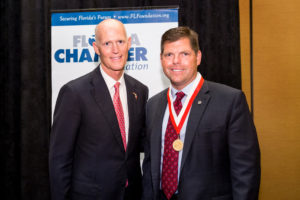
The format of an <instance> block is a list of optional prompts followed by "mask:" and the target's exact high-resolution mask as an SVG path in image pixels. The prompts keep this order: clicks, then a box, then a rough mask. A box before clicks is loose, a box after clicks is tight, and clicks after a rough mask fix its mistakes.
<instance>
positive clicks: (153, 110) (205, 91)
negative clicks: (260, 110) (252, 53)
mask: <svg viewBox="0 0 300 200" xmlns="http://www.w3.org/2000/svg"><path fill="white" fill-rule="evenodd" d="M166 107H167V90H164V91H162V92H161V93H159V94H157V95H156V96H154V97H152V98H151V99H150V100H149V101H148V104H147V111H146V126H147V140H146V141H147V143H146V144H147V145H146V147H145V159H144V163H143V173H144V176H143V189H144V192H143V199H149V200H150V199H151V200H154V199H155V200H156V199H159V195H160V173H161V172H160V164H161V134H162V133H161V132H162V121H163V116H164V113H165V110H166ZM179 170H180V177H179V183H178V197H179V200H206V199H207V200H208V199H214V200H230V199H235V200H246V199H247V200H250V199H251V200H254V199H258V191H259V185H260V151H259V145H258V140H257V135H256V130H255V127H254V124H253V120H252V117H251V115H250V113H249V108H248V105H247V102H246V99H245V96H244V94H243V92H242V91H240V90H237V89H233V88H231V87H228V86H225V85H221V84H217V83H213V82H210V81H205V82H204V84H203V87H202V89H201V90H200V92H199V93H198V95H197V96H196V98H195V100H194V102H193V104H192V108H191V110H190V115H189V118H188V122H187V129H186V136H185V141H184V147H183V153H182V161H181V169H179Z"/></svg>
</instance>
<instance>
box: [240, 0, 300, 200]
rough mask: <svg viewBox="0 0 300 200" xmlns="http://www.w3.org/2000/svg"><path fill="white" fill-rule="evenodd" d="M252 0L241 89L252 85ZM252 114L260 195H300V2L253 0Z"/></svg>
mask: <svg viewBox="0 0 300 200" xmlns="http://www.w3.org/2000/svg"><path fill="white" fill-rule="evenodd" d="M249 5H250V2H249V0H244V1H240V24H241V29H240V31H241V58H242V88H243V90H244V91H245V93H246V95H247V98H248V102H250V97H251V92H250V91H251V84H250V66H251V65H250V60H251V56H250V55H251V54H250V53H251V49H250V34H249V32H250V29H249V26H250V24H249V21H250V16H251V15H250V12H249V10H250V9H249V8H250V7H249ZM252 9H253V12H252V14H253V18H252V20H253V23H252V26H253V35H252V37H253V40H252V41H253V85H252V89H253V96H252V97H253V115H254V121H255V124H256V128H257V132H258V136H259V142H260V148H261V163H262V177H261V189H260V199H261V200H269V199H272V200H276V199H297V198H298V199H299V198H300V155H299V153H300V83H299V81H300V42H299V40H300V39H299V38H300V12H299V10H300V1H298V0H286V1H279V0H253V1H252Z"/></svg>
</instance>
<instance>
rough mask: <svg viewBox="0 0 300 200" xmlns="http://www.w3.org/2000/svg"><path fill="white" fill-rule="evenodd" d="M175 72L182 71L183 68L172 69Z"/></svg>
mask: <svg viewBox="0 0 300 200" xmlns="http://www.w3.org/2000/svg"><path fill="white" fill-rule="evenodd" d="M171 70H172V71H173V72H182V71H183V69H171Z"/></svg>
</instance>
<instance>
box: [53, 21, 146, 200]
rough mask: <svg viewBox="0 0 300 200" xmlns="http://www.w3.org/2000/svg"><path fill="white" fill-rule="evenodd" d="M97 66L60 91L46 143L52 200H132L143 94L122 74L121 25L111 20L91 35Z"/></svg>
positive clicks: (138, 185)
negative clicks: (96, 56) (47, 142)
mask: <svg viewBox="0 0 300 200" xmlns="http://www.w3.org/2000/svg"><path fill="white" fill-rule="evenodd" d="M95 38H96V41H95V42H94V43H93V47H94V50H95V52H96V53H97V54H98V55H99V56H100V59H101V64H100V67H97V68H96V69H95V70H93V71H92V72H90V73H88V74H86V75H84V76H82V77H80V78H78V79H75V80H73V81H70V82H69V83H67V84H66V85H64V86H63V87H62V88H61V90H60V93H59V95H58V99H57V103H56V108H55V112H54V121H53V127H52V132H51V140H50V155H49V169H50V183H51V184H50V185H51V196H52V199H53V200H63V199H72V200H76V199H77V200H95V199H99V200H100V199H101V200H102V199H103V200H124V199H126V200H135V199H136V200H138V199H140V198H141V192H142V176H141V168H140V150H141V147H142V145H141V140H142V135H143V131H144V123H145V122H144V120H145V108H146V101H147V98H148V88H147V87H146V86H145V85H143V84H142V83H140V82H138V81H137V80H135V79H134V78H132V77H130V76H128V75H126V74H124V66H125V64H126V61H127V57H128V50H129V48H130V41H131V39H130V38H127V36H126V31H125V28H124V25H123V24H122V23H121V22H119V21H117V20H113V19H108V20H104V21H102V22H101V23H99V24H98V25H97V27H96V30H95Z"/></svg>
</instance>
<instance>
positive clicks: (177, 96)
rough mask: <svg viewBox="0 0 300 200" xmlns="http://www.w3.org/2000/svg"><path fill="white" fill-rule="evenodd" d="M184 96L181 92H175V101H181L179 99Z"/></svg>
mask: <svg viewBox="0 0 300 200" xmlns="http://www.w3.org/2000/svg"><path fill="white" fill-rule="evenodd" d="M184 95H185V94H184V93H183V92H177V93H176V100H175V101H181V99H182V98H183V97H184Z"/></svg>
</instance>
